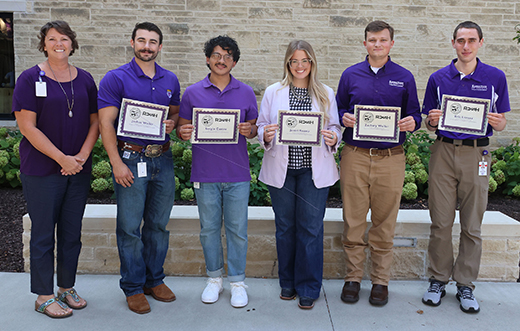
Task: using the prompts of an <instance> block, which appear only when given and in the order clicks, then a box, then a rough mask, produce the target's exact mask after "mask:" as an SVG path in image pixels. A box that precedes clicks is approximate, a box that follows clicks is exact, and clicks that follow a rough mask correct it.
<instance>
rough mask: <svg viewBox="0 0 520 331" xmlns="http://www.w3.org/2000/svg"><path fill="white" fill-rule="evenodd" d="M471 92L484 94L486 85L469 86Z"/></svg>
mask: <svg viewBox="0 0 520 331" xmlns="http://www.w3.org/2000/svg"><path fill="white" fill-rule="evenodd" d="M471 90H472V91H480V92H486V91H487V85H471Z"/></svg>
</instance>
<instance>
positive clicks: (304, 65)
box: [289, 59, 312, 68]
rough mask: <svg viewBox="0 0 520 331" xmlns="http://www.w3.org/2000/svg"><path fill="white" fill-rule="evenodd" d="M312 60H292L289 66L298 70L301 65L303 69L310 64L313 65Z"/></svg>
mask: <svg viewBox="0 0 520 331" xmlns="http://www.w3.org/2000/svg"><path fill="white" fill-rule="evenodd" d="M311 62H312V60H311V59H302V60H301V61H298V60H290V61H289V66H290V67H291V68H296V67H298V65H299V64H300V65H301V66H302V67H307V66H308V65H309V64H311Z"/></svg>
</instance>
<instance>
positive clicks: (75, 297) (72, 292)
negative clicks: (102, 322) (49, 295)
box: [58, 288, 87, 309]
mask: <svg viewBox="0 0 520 331" xmlns="http://www.w3.org/2000/svg"><path fill="white" fill-rule="evenodd" d="M67 295H70V297H71V298H72V300H74V302H75V303H79V302H80V300H81V298H80V297H79V296H78V292H76V290H75V289H74V288H71V289H70V290H68V291H65V292H63V293H61V294H60V293H58V300H60V301H61V302H63V303H65V304H66V305H68V306H69V307H70V308H72V309H83V308H85V307H86V306H87V301H85V304H84V305H77V306H73V305H71V303H70V302H69V301H68V300H67Z"/></svg>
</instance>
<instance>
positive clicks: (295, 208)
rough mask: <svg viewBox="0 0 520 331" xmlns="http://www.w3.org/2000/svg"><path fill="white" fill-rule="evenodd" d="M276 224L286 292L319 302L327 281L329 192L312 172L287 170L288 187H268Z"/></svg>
mask: <svg viewBox="0 0 520 331" xmlns="http://www.w3.org/2000/svg"><path fill="white" fill-rule="evenodd" d="M268 188H269V194H270V195H271V201H272V204H273V210H274V214H275V223H276V251H277V254H278V277H279V278H280V286H281V287H282V288H288V289H293V288H294V289H296V292H297V293H298V295H299V296H300V297H309V298H312V299H317V298H318V297H319V296H320V289H321V282H322V279H323V217H324V216H325V203H326V202H327V197H328V195H329V188H328V187H325V188H321V189H318V188H316V186H314V182H313V180H312V170H311V168H304V169H298V170H291V169H288V170H287V177H286V179H285V183H284V186H283V187H282V188H280V189H278V188H276V187H272V186H268Z"/></svg>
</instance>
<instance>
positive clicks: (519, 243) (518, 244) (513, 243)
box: [507, 238, 520, 252]
mask: <svg viewBox="0 0 520 331" xmlns="http://www.w3.org/2000/svg"><path fill="white" fill-rule="evenodd" d="M507 250H508V251H517V252H518V251H520V239H516V238H514V239H507Z"/></svg>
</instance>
